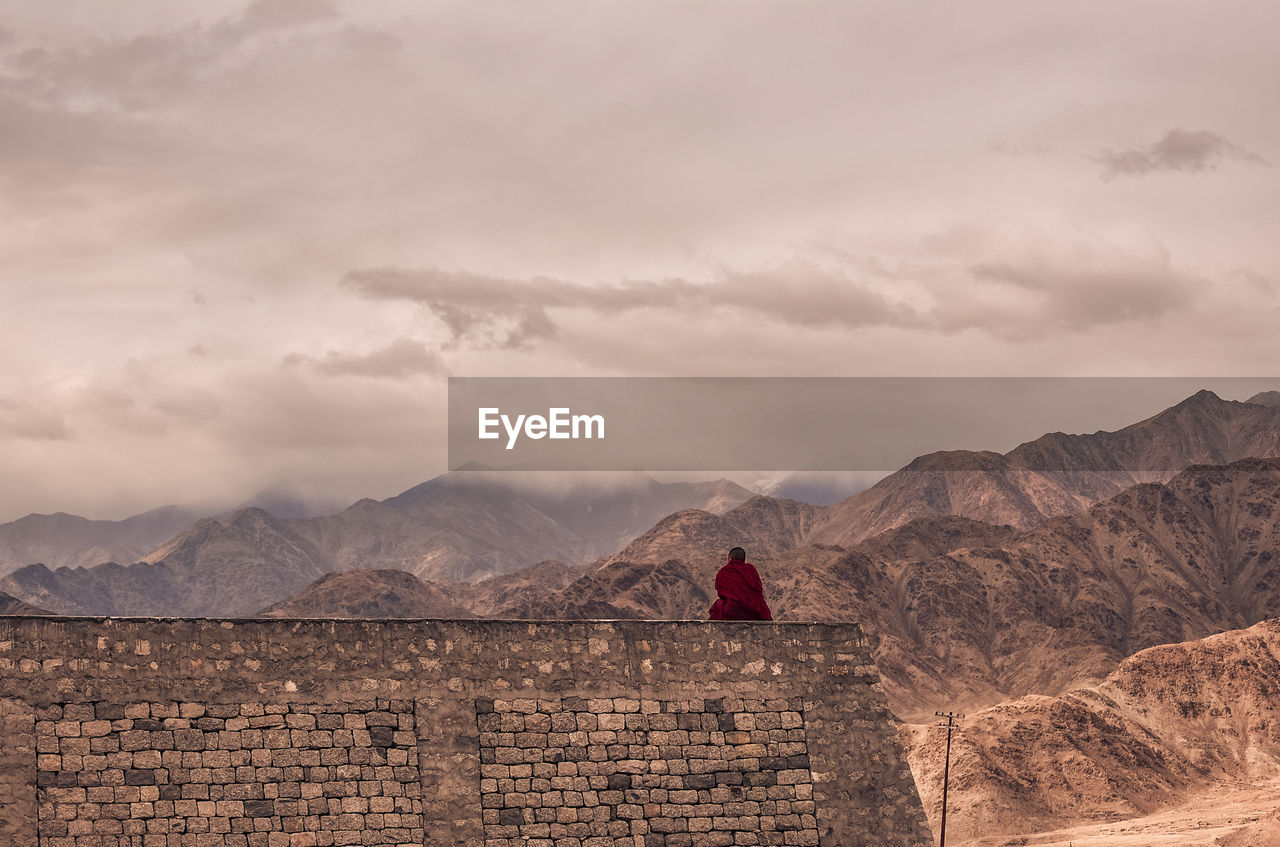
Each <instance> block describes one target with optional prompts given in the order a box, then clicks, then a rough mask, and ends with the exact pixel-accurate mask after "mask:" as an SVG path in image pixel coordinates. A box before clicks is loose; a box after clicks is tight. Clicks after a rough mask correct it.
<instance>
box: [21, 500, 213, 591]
mask: <svg viewBox="0 0 1280 847" xmlns="http://www.w3.org/2000/svg"><path fill="white" fill-rule="evenodd" d="M198 517H199V515H197V514H196V513H194V512H192V511H190V510H188V509H184V508H181V507H179V506H166V507H164V508H162V509H153V510H151V511H149V512H144V513H143V514H140V515H134V516H133V517H131V518H126V519H125V520H121V521H93V520H89V519H88V518H82V517H80V516H79V515H68V514H66V513H65V512H59V513H58V514H55V515H27V516H26V517H25V518H19V519H18V520H16V521H11V522H9V523H5V524H0V576H3V575H5V574H7V573H11V572H12V571H15V570H17V569H18V568H21V567H24V566H26V565H31V564H35V563H36V562H44V563H45V564H47V565H49V566H50V567H62V566H66V567H72V568H74V567H82V566H83V567H89V566H92V565H97V564H101V563H102V562H133V561H137V560H138V559H139V558H141V557H142V556H143V555H144V554H146V553H147V552H148V551H150V550H152V549H154V548H155V546H156V545H157V544H160V543H161V542H163V541H164V540H165V539H167V538H171V537H172V536H173V534H174V533H176V532H179V531H181V530H182V529H183V528H185V527H188V526H190V525H191V523H192V522H193V521H195V520H196V519H197V518H198Z"/></svg>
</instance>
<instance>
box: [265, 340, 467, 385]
mask: <svg viewBox="0 0 1280 847" xmlns="http://www.w3.org/2000/svg"><path fill="white" fill-rule="evenodd" d="M284 365H285V366H286V367H296V366H300V365H301V366H306V367H309V368H311V369H313V370H315V371H316V372H318V373H321V374H324V375H325V376H360V377H373V378H390V379H400V378H403V377H406V376H416V375H419V374H429V375H433V376H436V375H443V374H445V373H447V370H446V368H445V365H444V362H443V361H442V360H441V358H440V355H439V354H438V353H436V352H435V351H433V350H429V349H427V347H426V345H424V344H422V343H421V342H418V341H414V340H412V339H409V338H397V339H396V340H395V341H392V342H391V343H390V344H388V345H387V346H386V347H382V348H380V349H378V350H373V351H371V352H369V353H339V352H337V351H336V350H330V351H329V352H328V353H326V354H325V355H324V356H323V357H321V358H314V357H311V356H304V355H302V354H301V353H291V354H289V355H288V356H286V357H285V358H284Z"/></svg>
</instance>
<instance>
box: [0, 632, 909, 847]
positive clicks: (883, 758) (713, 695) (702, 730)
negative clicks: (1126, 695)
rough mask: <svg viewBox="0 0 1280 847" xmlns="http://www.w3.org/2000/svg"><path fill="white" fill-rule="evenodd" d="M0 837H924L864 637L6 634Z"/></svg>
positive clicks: (53, 841)
mask: <svg viewBox="0 0 1280 847" xmlns="http://www.w3.org/2000/svg"><path fill="white" fill-rule="evenodd" d="M0 726H2V727H3V731H4V733H5V737H4V739H3V741H4V743H3V745H0V801H2V802H0V843H4V844H6V845H8V844H13V845H18V847H27V845H36V844H37V841H36V838H37V835H38V836H39V837H40V841H39V847H104V845H109V847H124V845H128V847H162V846H163V847H260V846H261V845H265V847H285V845H288V847H311V845H331V844H334V845H337V844H360V845H396V847H399V845H406V844H414V845H420V844H440V845H454V844H468V845H470V844H475V845H486V847H514V845H521V847H604V845H609V847H618V845H628V847H679V845H688V846H689V847H706V846H707V845H736V844H784V845H786V844H800V845H812V844H822V845H829V847H836V846H837V845H838V847H846V845H907V844H910V845H925V844H930V843H931V838H930V836H929V834H928V830H927V827H926V824H925V819H924V815H923V814H922V812H921V809H920V804H919V799H918V797H917V794H916V790H915V785H914V782H913V781H912V779H911V774H910V771H909V770H908V769H907V767H906V765H905V762H904V760H903V756H902V750H901V747H900V745H899V742H898V737H897V734H896V732H895V731H894V730H893V727H892V726H891V725H890V722H889V713H888V710H887V708H886V706H885V701H884V695H883V692H882V691H881V690H880V687H879V682H878V677H877V675H876V672H875V668H874V666H872V665H871V662H870V657H869V652H868V650H867V646H866V643H865V641H864V640H863V638H862V635H861V632H860V631H859V630H858V628H857V627H856V626H852V625H845V626H834V625H818V624H756V623H719V622H717V623H710V622H706V623H703V622H649V621H627V622H595V623H590V622H575V623H543V622H539V623H529V622H511V621H394V622H374V621H278V620H272V621H261V620H252V621H210V620H121V619H108V620H101V619H77V618H0Z"/></svg>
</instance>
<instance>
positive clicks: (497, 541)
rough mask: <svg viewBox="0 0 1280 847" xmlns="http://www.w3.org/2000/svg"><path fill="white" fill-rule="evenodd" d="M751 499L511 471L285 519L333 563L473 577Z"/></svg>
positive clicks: (636, 481) (618, 541)
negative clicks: (544, 478)
mask: <svg viewBox="0 0 1280 847" xmlns="http://www.w3.org/2000/svg"><path fill="white" fill-rule="evenodd" d="M750 496H751V492H749V491H747V490H746V489H745V488H742V487H741V486H738V485H735V484H734V483H731V482H728V481H727V480H716V481H712V482H699V483H660V482H657V481H656V480H654V479H653V478H652V477H649V476H646V475H644V474H636V475H630V476H628V477H625V478H621V479H616V478H615V479H610V480H608V481H606V482H604V483H595V482H592V481H591V480H583V481H578V482H576V483H575V484H571V485H564V484H561V486H559V487H558V488H554V489H553V488H544V487H539V486H538V485H537V484H536V483H532V484H531V483H526V482H525V481H524V480H523V479H521V478H520V477H519V475H514V474H495V473H484V472H468V473H452V474H445V475H444V476H441V477H437V478H435V479H432V480H430V481H428V482H425V483H423V484H421V485H418V486H415V487H413V488H411V489H409V490H408V491H405V492H403V493H401V494H398V495H396V496H395V497H391V498H389V499H387V500H383V501H381V502H375V501H373V500H361V501H360V502H359V503H356V504H355V505H353V506H351V507H350V508H349V509H347V510H346V511H344V512H341V513H339V514H337V515H333V516H331V517H326V518H313V519H308V520H298V521H292V522H290V526H291V527H293V528H294V529H295V530H296V531H297V532H298V533H300V534H301V535H303V536H305V537H307V538H308V539H310V540H311V541H312V543H314V544H315V545H316V546H317V547H318V548H320V549H322V550H325V551H326V552H328V553H329V554H330V555H331V556H332V558H333V560H334V561H335V562H336V563H337V566H338V567H339V568H352V567H392V568H396V569H398V570H405V571H409V572H410V573H412V574H414V575H416V576H419V577H421V578H423V579H443V580H454V581H462V580H465V581H475V580H479V579H483V578H485V577H488V576H494V575H500V574H508V573H512V572H514V571H517V570H520V569H521V568H525V567H528V566H529V565H532V564H535V563H537V562H541V561H546V560H550V559H554V560H557V561H561V562H570V563H575V564H580V563H585V562H589V561H592V560H594V559H597V558H599V557H601V556H604V555H607V554H608V553H610V552H612V551H613V550H616V549H617V548H618V547H619V546H621V545H622V544H623V543H625V541H626V540H628V539H630V538H631V537H633V536H634V535H636V534H637V533H639V532H642V531H643V530H644V529H646V528H647V527H649V526H651V525H652V524H653V522H654V521H656V520H658V519H660V518H661V517H662V516H663V515H666V514H669V513H671V512H673V511H676V510H679V509H685V508H689V507H697V508H704V509H710V510H713V511H720V510H724V509H727V508H731V507H732V506H734V505H736V504H737V503H741V502H742V501H744V500H746V499H747V498H749V497H750Z"/></svg>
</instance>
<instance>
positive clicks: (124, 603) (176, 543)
mask: <svg viewBox="0 0 1280 847" xmlns="http://www.w3.org/2000/svg"><path fill="white" fill-rule="evenodd" d="M333 569H334V568H333V563H332V560H330V559H329V558H328V557H327V556H326V555H325V554H324V553H323V552H322V551H320V550H318V549H317V548H316V547H314V546H313V545H312V544H311V543H310V542H309V541H307V540H306V539H305V538H303V537H301V536H300V535H298V534H297V533H295V532H294V531H293V530H292V529H290V528H289V526H288V525H287V524H286V522H284V521H279V520H276V519H275V518H273V517H272V516H271V515H269V514H267V513H266V512H264V511H262V510H261V509H245V510H243V511H241V512H238V513H236V514H235V515H234V516H232V517H231V518H229V519H227V520H225V521H219V520H215V519H213V518H205V519H203V520H200V521H197V522H196V523H195V524H194V525H193V526H191V527H190V528H188V529H187V530H186V531H184V532H182V533H180V534H179V535H178V536H176V537H175V538H174V539H172V540H171V541H169V542H168V543H167V544H165V545H164V546H162V547H160V548H159V549H157V550H155V551H153V552H152V553H150V554H149V555H148V556H146V557H145V558H144V559H143V561H141V562H138V563H136V564H132V565H119V564H115V563H107V564H104V565H97V566H95V567H92V568H82V567H77V568H68V567H61V568H55V569H50V568H48V567H46V566H44V565H43V564H36V565H29V566H27V567H25V568H21V569H19V570H17V571H15V572H13V573H11V574H9V575H8V576H7V577H5V578H4V579H3V580H0V588H2V589H3V590H4V591H7V592H9V593H10V594H13V595H14V596H16V597H19V598H20V599H23V600H25V601H27V602H30V603H33V604H35V605H37V606H41V607H43V608H46V609H49V610H50V611H52V612H54V613H56V614H90V615H178V616H188V615H189V616H227V617H237V616H242V615H249V614H253V613H254V612H256V611H257V610H258V609H260V608H262V603H263V601H264V599H270V598H277V597H287V596H289V595H290V594H293V593H294V592H296V591H298V590H300V589H301V588H303V587H304V586H306V585H307V584H308V583H310V582H311V581H313V580H315V579H316V578H317V577H319V576H320V575H321V574H324V573H326V572H328V571H331V570H333Z"/></svg>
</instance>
